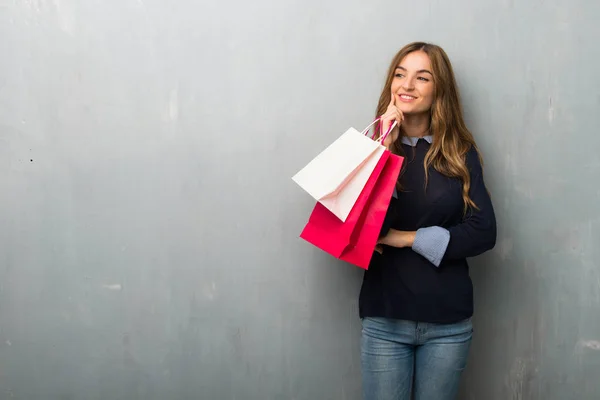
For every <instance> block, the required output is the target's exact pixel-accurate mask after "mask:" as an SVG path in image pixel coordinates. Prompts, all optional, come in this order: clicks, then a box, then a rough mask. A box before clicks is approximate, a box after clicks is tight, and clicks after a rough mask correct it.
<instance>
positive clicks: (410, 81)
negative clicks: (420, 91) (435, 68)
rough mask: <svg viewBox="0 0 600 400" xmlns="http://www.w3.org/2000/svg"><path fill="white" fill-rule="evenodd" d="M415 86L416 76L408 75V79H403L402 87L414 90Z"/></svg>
mask: <svg viewBox="0 0 600 400" xmlns="http://www.w3.org/2000/svg"><path fill="white" fill-rule="evenodd" d="M414 88H415V82H414V78H412V77H407V78H406V79H404V81H402V89H404V90H406V91H409V90H413V89H414Z"/></svg>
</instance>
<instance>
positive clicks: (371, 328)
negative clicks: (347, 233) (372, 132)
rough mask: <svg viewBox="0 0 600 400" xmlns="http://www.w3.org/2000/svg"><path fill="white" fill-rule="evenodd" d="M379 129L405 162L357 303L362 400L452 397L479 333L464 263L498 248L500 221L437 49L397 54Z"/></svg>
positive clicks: (416, 47) (422, 46) (417, 46)
mask: <svg viewBox="0 0 600 400" xmlns="http://www.w3.org/2000/svg"><path fill="white" fill-rule="evenodd" d="M377 115H378V116H381V119H380V125H381V126H379V127H378V128H377V129H378V132H385V131H386V130H387V129H388V128H389V127H390V126H391V125H392V124H393V122H394V121H395V122H397V124H398V126H399V127H395V128H394V130H393V131H392V132H391V133H390V134H389V135H388V137H387V138H386V140H385V142H384V145H386V146H387V147H388V148H389V149H390V150H391V151H392V152H393V153H396V154H399V155H402V156H403V157H405V160H404V165H403V167H402V171H401V173H400V177H399V179H398V190H397V192H396V193H395V194H394V198H392V201H391V203H390V207H389V209H388V213H387V215H386V219H385V221H384V226H383V228H382V234H381V238H380V241H379V243H380V245H379V246H378V248H377V252H376V253H375V254H374V255H373V260H372V262H371V265H370V267H369V269H368V271H366V273H365V276H364V280H363V284H362V288H361V293H360V299H359V308H360V317H361V319H362V323H363V331H362V340H361V362H362V370H363V390H364V398H365V399H369V400H370V399H377V400H404V399H406V400H408V399H410V398H411V395H412V396H414V399H415V400H446V399H454V398H455V397H456V393H457V390H458V385H459V380H460V375H461V373H462V371H463V369H464V368H465V365H466V361H467V355H468V351H469V346H470V343H471V336H472V332H473V328H472V325H471V316H472V314H473V288H472V283H471V279H470V277H469V269H468V265H467V260H466V258H467V257H473V256H477V255H479V254H481V253H483V252H485V251H487V250H490V249H492V248H493V247H494V245H495V242H496V220H495V215H494V210H493V206H492V203H491V200H490V197H489V195H488V192H487V190H486V187H485V184H484V181H483V174H482V166H481V158H480V155H479V152H478V150H477V146H476V145H475V140H474V139H473V136H472V135H471V133H470V132H469V130H468V129H467V127H466V126H465V122H464V120H463V114H462V107H461V105H460V100H459V94H458V89H457V87H456V81H455V78H454V73H453V70H452V66H451V64H450V61H449V59H448V56H447V55H446V53H445V52H444V50H442V49H441V48H440V47H438V46H435V45H432V44H427V43H412V44H409V45H407V46H405V47H404V48H403V49H401V50H400V52H399V53H398V54H397V55H396V56H395V57H394V59H393V61H392V64H391V66H390V70H389V73H388V77H387V80H386V84H385V87H384V90H383V93H382V94H381V97H380V99H379V105H378V108H377Z"/></svg>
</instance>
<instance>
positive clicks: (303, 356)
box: [0, 0, 600, 400]
mask: <svg viewBox="0 0 600 400" xmlns="http://www.w3.org/2000/svg"><path fill="white" fill-rule="evenodd" d="M492 3H495V4H492ZM598 18H600V5H599V3H598V2H597V1H595V0H577V1H571V2H570V3H568V2H564V1H560V2H559V1H558V0H546V1H541V0H540V1H527V2H516V1H512V0H505V1H496V2H480V1H475V0H457V1H452V2H449V1H448V2H446V1H436V0H427V1H421V2H414V1H413V2H408V1H403V2H386V1H370V2H364V1H358V0H350V1H344V2H342V1H336V2H325V1H307V0H303V1H300V0H298V1H286V2H282V1H276V0H258V1H254V2H246V1H242V0H237V1H230V2H223V3H220V4H218V3H217V2H216V1H213V2H208V1H204V2H198V1H192V0H178V1H174V2H165V1H157V0H106V1H98V0H95V1H94V0H92V1H77V0H14V1H9V0H5V1H0V37H1V39H0V54H1V56H0V57H1V60H0V398H1V399H12V398H15V399H44V400H53V399H77V400H87V399H149V400H152V399H161V400H163V399H209V400H212V399H217V400H219V399H297V400H300V399H359V392H360V369H359V335H360V324H359V321H358V319H357V310H356V307H357V296H358V289H359V285H360V279H361V271H359V270H358V269H357V268H354V267H351V266H348V265H345V264H343V263H340V262H336V261H334V260H332V259H331V258H330V257H328V256H327V255H325V254H323V253H321V252H320V251H318V250H316V249H314V248H312V247H311V246H309V245H307V244H306V243H304V242H302V241H301V240H300V239H298V234H299V232H300V230H301V228H302V226H303V224H304V222H305V221H306V218H307V216H308V214H309V212H310V210H311V207H312V204H313V203H312V201H311V200H310V199H309V198H308V197H307V195H305V194H304V193H303V192H302V191H301V190H300V189H299V188H298V187H297V186H295V184H294V183H293V182H292V180H291V176H292V175H293V174H294V173H295V172H296V171H297V170H298V169H299V168H300V167H302V166H303V165H304V164H305V163H306V162H307V160H309V159H310V158H311V157H312V156H314V155H315V154H316V152H318V151H319V150H320V149H322V148H323V147H324V146H326V145H327V144H329V143H330V142H331V141H332V140H333V139H335V138H336V137H337V135H339V134H340V133H341V132H343V131H344V130H345V129H347V128H348V127H349V126H351V125H352V126H355V127H357V128H361V127H363V126H365V125H366V124H367V123H368V122H370V119H371V117H372V113H373V110H374V108H375V102H376V100H377V96H378V93H379V90H380V88H381V84H382V81H383V77H384V73H385V69H386V68H387V64H388V61H389V60H390V58H391V57H392V55H393V54H394V53H395V52H396V51H397V50H398V49H399V48H400V47H401V46H402V45H403V44H405V43H407V42H409V41H412V40H431V41H433V42H436V43H438V44H440V45H442V46H443V47H444V48H445V49H446V50H447V51H448V53H449V55H450V57H451V59H452V61H453V63H454V65H455V68H456V71H457V75H458V78H459V81H460V85H461V90H462V93H463V97H464V104H465V108H466V113H467V118H468V122H469V125H470V127H471V128H472V130H473V132H474V133H475V135H476V138H477V140H478V142H479V144H480V147H481V149H482V151H483V153H484V155H485V159H486V170H487V180H488V183H489V186H490V190H491V192H492V193H493V196H494V201H495V205H496V210H497V215H498V220H499V241H498V245H497V248H496V249H495V250H494V251H493V252H491V253H489V254H487V255H485V256H482V257H480V258H479V259H477V260H474V261H473V263H472V265H473V277H474V281H475V286H476V317H475V330H476V335H475V341H474V345H473V352H472V354H471V355H472V356H471V360H470V365H469V369H468V372H467V374H466V377H465V380H464V385H463V389H462V398H464V399H469V400H471V399H473V400H479V399H485V400H506V399H544V400H553V399H556V400H564V399H593V398H598V396H599V394H596V393H597V392H600V381H599V380H598V379H597V378H598V376H599V374H600V318H599V311H600V310H599V308H600V267H599V265H598V264H599V262H598V260H599V259H600V252H599V250H598V248H595V247H594V245H598V243H600V207H599V206H598V203H599V201H600V190H599V189H598V181H599V177H600V157H599V156H598V148H599V147H600V136H599V135H598V134H597V123H596V122H595V121H596V120H597V118H596V115H597V113H598V107H599V105H600V95H599V94H598V93H599V91H598V76H597V71H598V61H599V60H600V54H599V50H598V44H597V41H598V39H599V38H600V28H599V25H598V24H597V20H598Z"/></svg>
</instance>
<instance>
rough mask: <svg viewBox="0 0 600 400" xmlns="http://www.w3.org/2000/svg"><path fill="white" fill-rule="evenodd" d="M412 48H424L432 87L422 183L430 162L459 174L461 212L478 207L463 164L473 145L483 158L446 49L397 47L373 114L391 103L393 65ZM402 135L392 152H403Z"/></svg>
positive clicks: (418, 47) (420, 45) (419, 46)
mask: <svg viewBox="0 0 600 400" xmlns="http://www.w3.org/2000/svg"><path fill="white" fill-rule="evenodd" d="M415 51H423V52H424V53H425V54H427V55H428V56H429V60H430V62H431V68H432V72H433V83H434V87H435V89H434V100H433V104H432V106H431V110H430V122H429V130H430V134H431V135H432V136H433V142H432V144H431V147H430V148H429V151H428V152H427V155H426V156H425V160H424V163H423V164H424V165H423V167H424V168H425V187H427V183H428V180H429V174H428V169H429V167H430V166H433V168H434V169H435V170H436V171H438V172H439V173H441V174H442V175H444V176H447V177H451V178H459V179H460V180H461V181H462V197H463V202H464V205H465V206H464V212H465V213H466V212H467V210H468V208H469V207H473V208H477V205H476V204H475V203H474V202H473V200H472V199H471V198H470V196H469V189H470V187H471V176H470V174H469V169H468V168H467V165H466V155H467V152H468V151H469V150H470V149H471V148H474V149H475V150H476V151H477V154H478V156H479V160H480V162H482V164H483V160H482V159H481V154H480V153H479V150H478V149H477V145H476V144H475V139H474V138H473V135H472V134H471V132H470V131H469V129H468V128H467V126H466V124H465V121H464V118H463V110H462V106H461V103H460V95H459V91H458V87H457V85H456V79H455V77H454V71H453V69H452V64H451V63H450V59H449V58H448V55H447V54H446V52H445V51H444V50H443V49H442V48H441V47H439V46H436V45H434V44H430V43H424V42H414V43H410V44H408V45H406V46H404V47H403V48H402V49H400V51H399V52H398V53H397V54H396V56H394V58H393V59H392V62H391V64H390V67H389V71H388V75H387V78H386V80H385V85H384V88H383V90H382V92H381V96H380V97H379V104H378V105H377V113H376V116H381V115H382V114H384V113H385V111H386V109H387V106H388V104H389V103H390V100H391V85H392V80H393V79H394V74H395V71H396V67H397V66H398V65H399V64H400V62H401V61H402V60H403V59H404V57H406V56H407V55H408V54H409V53H412V52H415ZM375 129H376V130H375V132H378V133H380V132H381V130H380V127H379V123H377V124H376V126H375ZM395 129H398V128H395ZM402 136H403V134H402V130H400V134H399V135H398V139H397V140H396V141H395V142H394V143H393V144H392V145H391V146H390V150H391V151H392V152H393V153H395V154H398V155H401V156H404V154H403V150H402V146H401V144H400V143H401V138H402ZM403 169H404V168H403Z"/></svg>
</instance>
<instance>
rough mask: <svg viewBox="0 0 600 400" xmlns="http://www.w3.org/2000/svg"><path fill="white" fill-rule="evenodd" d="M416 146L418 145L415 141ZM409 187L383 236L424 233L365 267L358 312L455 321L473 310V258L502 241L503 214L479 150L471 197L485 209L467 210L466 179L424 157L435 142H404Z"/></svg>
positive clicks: (404, 179) (473, 160)
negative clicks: (429, 164) (499, 223)
mask: <svg viewBox="0 0 600 400" xmlns="http://www.w3.org/2000/svg"><path fill="white" fill-rule="evenodd" d="M413 144H414V143H413ZM402 146H403V148H404V152H405V157H406V158H405V161H404V162H405V166H404V167H403V170H404V171H403V173H402V176H401V177H400V183H401V185H402V191H401V192H400V193H399V194H398V195H397V198H392V201H391V203H390V207H389V209H388V212H387V215H386V218H385V221H384V224H383V228H382V235H385V234H386V233H387V231H388V230H389V229H390V228H393V229H397V230H402V231H417V238H416V239H415V244H414V245H413V247H412V248H402V249H400V248H395V247H389V246H384V249H383V254H381V255H380V254H379V253H375V254H374V255H373V259H372V261H371V264H370V266H369V269H368V270H367V271H365V275H364V278H363V284H362V288H361V291H360V297H359V315H360V317H361V318H364V317H387V318H396V319H406V320H411V321H419V322H432V323H453V322H458V321H461V320H464V319H466V318H469V317H471V316H472V314H473V286H472V283H471V278H470V276H469V266H468V263H467V258H468V257H474V256H477V255H479V254H482V253H483V252H485V251H487V250H490V249H492V248H493V247H494V245H495V243H496V218H495V214H494V209H493V206H492V202H491V200H490V197H489V195H488V191H487V189H486V187H485V183H484V180H483V173H482V167H481V164H480V162H479V158H478V155H477V151H476V150H475V149H471V150H470V151H469V152H468V153H467V155H466V163H467V167H468V169H469V171H470V175H471V189H470V192H469V194H470V197H471V199H472V200H473V201H474V202H475V204H476V205H477V207H478V209H470V210H469V211H468V212H467V214H466V215H465V214H464V213H463V210H464V209H463V207H464V202H463V199H462V182H461V181H460V179H457V178H448V177H446V176H444V175H442V174H440V173H439V172H437V171H436V170H434V169H433V168H430V169H429V184H428V187H427V189H425V188H424V185H425V171H424V168H423V160H424V158H425V155H426V153H427V151H428V149H429V146H430V144H429V143H428V141H426V140H425V139H420V140H418V142H416V146H415V147H412V146H411V144H410V142H408V141H404V143H403V145H402Z"/></svg>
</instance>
